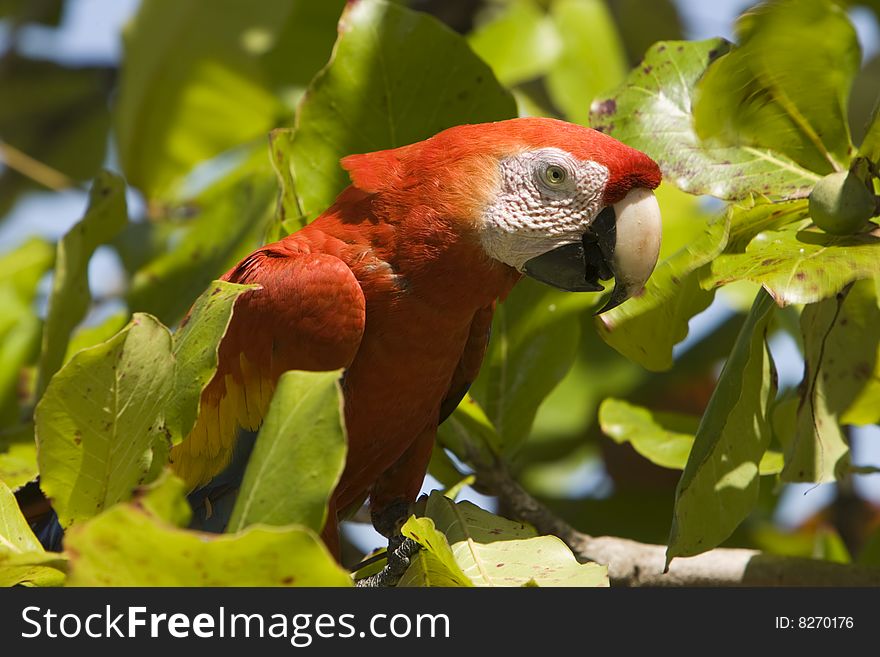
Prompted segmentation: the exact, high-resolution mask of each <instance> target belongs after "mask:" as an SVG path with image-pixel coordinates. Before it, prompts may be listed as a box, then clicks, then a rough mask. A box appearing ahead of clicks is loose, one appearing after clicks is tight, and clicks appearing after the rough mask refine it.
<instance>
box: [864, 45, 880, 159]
mask: <svg viewBox="0 0 880 657" xmlns="http://www.w3.org/2000/svg"><path fill="white" fill-rule="evenodd" d="M878 61H880V60H878ZM859 156H861V157H866V158H868V159H869V160H871V161H872V162H874V164H878V163H880V99H878V100H877V105H876V106H875V108H874V113H873V114H872V115H871V122H870V123H869V124H868V129H867V132H865V138H864V139H863V140H862V145H861V146H859Z"/></svg>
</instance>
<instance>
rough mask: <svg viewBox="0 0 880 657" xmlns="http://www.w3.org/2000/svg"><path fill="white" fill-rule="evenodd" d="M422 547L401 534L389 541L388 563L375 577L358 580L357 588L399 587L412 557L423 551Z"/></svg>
mask: <svg viewBox="0 0 880 657" xmlns="http://www.w3.org/2000/svg"><path fill="white" fill-rule="evenodd" d="M421 547H422V546H421V545H419V544H418V543H416V542H415V541H414V540H412V539H411V538H406V537H404V536H402V535H400V534H398V535H397V536H394V537H392V538H390V539H388V551H387V553H386V554H387V555H388V563H387V564H385V567H384V568H383V569H382V570H380V571H379V572H378V573H376V574H375V575H370V576H369V577H364V578H363V579H359V580H357V582H355V586H360V587H365V588H376V587H387V586H397V583H398V582H399V581H400V578H401V577H403V574H404V573H405V572H406V571H407V569H408V568H409V564H410V561H411V560H412V557H414V556H415V555H416V553H417V552H418V551H419V550H420V549H421Z"/></svg>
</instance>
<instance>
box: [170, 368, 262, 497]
mask: <svg viewBox="0 0 880 657" xmlns="http://www.w3.org/2000/svg"><path fill="white" fill-rule="evenodd" d="M237 375H238V376H237ZM274 390H275V382H274V381H273V380H271V379H270V378H269V377H267V376H265V375H263V373H262V372H261V371H260V369H259V368H257V367H255V366H254V365H253V364H251V362H250V361H248V359H247V358H245V356H244V354H242V355H241V358H240V370H239V372H234V373H232V374H221V373H219V372H218V374H217V375H216V376H215V377H214V379H212V381H211V383H209V384H208V386H207V387H206V388H205V390H204V391H203V392H202V398H201V403H200V404H199V415H198V418H197V419H196V423H195V425H194V426H193V428H192V431H190V433H189V435H188V436H187V437H186V438H185V439H184V440H183V442H181V443H180V444H178V445H175V446H174V447H173V448H172V449H171V464H172V468H173V469H174V471H175V472H176V473H177V474H178V476H180V477H181V478H182V479H183V480H184V481H185V482H186V483H187V486H188V488H189V490H194V489H196V488H199V487H200V486H204V485H205V484H207V483H208V482H209V481H211V479H213V478H214V477H215V476H216V475H218V474H219V473H220V472H222V471H223V470H224V469H225V468H226V466H227V465H229V461H230V460H231V459H232V454H233V450H234V448H235V443H236V439H237V437H238V430H239V428H244V429H248V430H251V431H254V430H256V429H257V428H259V426H260V424H261V423H262V421H263V416H264V415H265V414H266V411H267V410H268V408H269V402H270V401H271V400H272V393H273V392H274Z"/></svg>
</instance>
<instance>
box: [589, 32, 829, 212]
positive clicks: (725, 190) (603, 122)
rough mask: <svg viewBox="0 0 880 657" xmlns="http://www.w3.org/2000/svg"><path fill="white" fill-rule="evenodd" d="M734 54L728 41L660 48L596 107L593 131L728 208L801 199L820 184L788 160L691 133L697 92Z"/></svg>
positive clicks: (675, 43) (670, 178) (685, 187)
mask: <svg viewBox="0 0 880 657" xmlns="http://www.w3.org/2000/svg"><path fill="white" fill-rule="evenodd" d="M728 49H729V44H728V43H727V42H726V41H724V40H723V39H708V40H706V41H696V42H688V41H665V42H661V43H658V44H655V45H654V46H653V47H652V48H651V49H650V50H648V52H647V54H646V55H645V59H644V61H643V62H642V63H641V65H640V66H638V67H637V68H635V69H633V71H632V72H631V73H630V75H629V77H628V78H627V80H626V83H625V84H624V86H623V87H622V88H621V89H619V90H618V91H617V92H616V93H615V94H614V95H612V96H610V97H608V98H607V99H604V100H602V99H600V100H597V101H595V102H594V103H593V106H592V109H591V114H590V124H591V125H592V126H593V127H594V128H596V129H597V130H601V131H602V132H605V133H607V134H610V135H611V136H612V137H615V138H617V139H619V140H621V141H623V142H624V143H626V144H628V145H630V146H632V147H634V148H638V149H639V150H641V151H644V152H645V153H647V154H648V155H650V156H651V157H652V158H654V159H655V160H656V161H657V162H658V163H659V164H660V168H661V170H662V171H663V175H664V176H665V177H666V179H667V180H668V181H670V182H672V183H673V184H674V185H675V186H676V187H678V188H679V189H682V190H684V191H686V192H689V193H691V194H711V195H712V196H717V197H718V198H722V199H725V200H737V199H743V198H748V197H749V196H750V195H752V194H763V195H765V196H768V197H770V198H774V199H789V198H804V197H806V196H807V195H808V194H809V192H810V190H811V189H812V187H813V184H814V183H815V182H816V181H817V180H818V179H819V176H818V175H816V174H815V173H813V172H811V171H808V170H806V169H804V168H802V167H800V166H798V165H797V164H796V163H795V162H793V161H792V160H791V159H789V158H788V157H786V156H784V155H782V154H780V153H775V152H772V151H769V150H766V149H760V148H754V147H752V146H725V145H719V144H716V143H709V142H704V141H702V140H701V139H700V138H699V137H698V136H697V133H696V131H695V129H694V124H693V114H692V108H693V102H694V86H695V84H696V83H697V80H699V79H700V77H701V76H702V75H703V73H704V72H705V70H706V68H707V67H708V66H709V64H711V63H712V62H713V61H714V60H716V59H717V58H718V57H720V56H721V55H723V54H724V53H726V52H727V50H728Z"/></svg>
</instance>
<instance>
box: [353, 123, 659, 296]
mask: <svg viewBox="0 0 880 657" xmlns="http://www.w3.org/2000/svg"><path fill="white" fill-rule="evenodd" d="M342 164H343V166H344V167H345V168H346V169H347V170H348V171H349V174H350V175H351V177H352V181H353V182H354V184H355V185H356V186H358V187H360V188H361V189H364V190H365V191H370V192H374V191H381V190H384V191H386V192H389V193H391V194H395V193H396V194H398V195H403V194H406V196H407V198H408V199H409V202H410V203H415V204H417V205H421V206H423V207H424V206H425V205H429V204H430V205H431V206H433V207H438V206H439V207H442V208H444V211H443V212H444V214H446V215H447V216H449V215H457V216H459V217H461V218H463V219H464V222H465V223H466V224H467V225H468V227H469V229H470V231H471V233H472V234H473V235H474V236H475V237H476V238H477V241H478V242H479V245H480V247H481V248H482V250H483V251H484V252H485V253H486V254H487V255H488V256H489V257H490V258H492V259H494V260H496V261H499V262H501V263H504V264H505V265H508V266H510V267H512V268H514V269H516V270H518V271H519V272H521V273H523V274H525V275H527V276H530V277H532V278H534V279H536V280H538V281H541V282H542V283H545V284H547V285H551V286H553V287H556V288H559V289H562V290H567V291H572V292H586V291H590V292H598V291H602V290H603V289H605V288H604V286H603V285H602V284H601V281H610V280H611V279H614V289H613V291H612V293H611V295H610V297H609V298H608V300H607V302H606V304H605V306H604V307H603V308H602V309H601V310H600V311H599V312H605V311H606V310H610V309H611V308H613V307H615V306H617V305H619V304H621V303H623V302H624V301H625V300H626V299H628V298H629V297H631V296H633V295H634V294H637V293H639V292H640V291H641V290H642V289H643V287H644V285H645V283H646V282H647V280H648V277H649V276H650V275H651V272H652V271H653V269H654V266H655V265H656V263H657V256H658V253H659V250H660V236H661V225H660V209H659V206H658V204H657V200H656V198H655V197H654V193H653V192H652V190H653V189H655V188H656V187H657V186H658V185H659V184H660V177H661V174H660V169H659V167H658V166H657V164H656V163H655V162H654V161H653V160H652V159H651V158H650V157H648V156H647V155H645V154H644V153H642V152H640V151H638V150H636V149H634V148H630V147H629V146H626V145H625V144H623V143H621V142H619V141H617V140H616V139H613V138H612V137H609V136H607V135H604V134H602V133H600V132H598V131H596V130H592V129H590V128H585V127H582V126H578V125H574V124H571V123H566V122H564V121H558V120H555V119H545V118H520V119H511V120H508V121H499V122H496V123H484V124H476V125H461V126H456V127H454V128H449V129H447V130H445V131H443V132H441V133H438V134H437V135H435V136H434V137H432V138H430V139H428V140H426V141H424V142H419V143H417V144H412V145H410V146H405V147H402V148H397V149H393V150H390V151H381V152H379V153H372V154H366V155H355V156H350V157H348V158H345V159H343V161H342Z"/></svg>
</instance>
